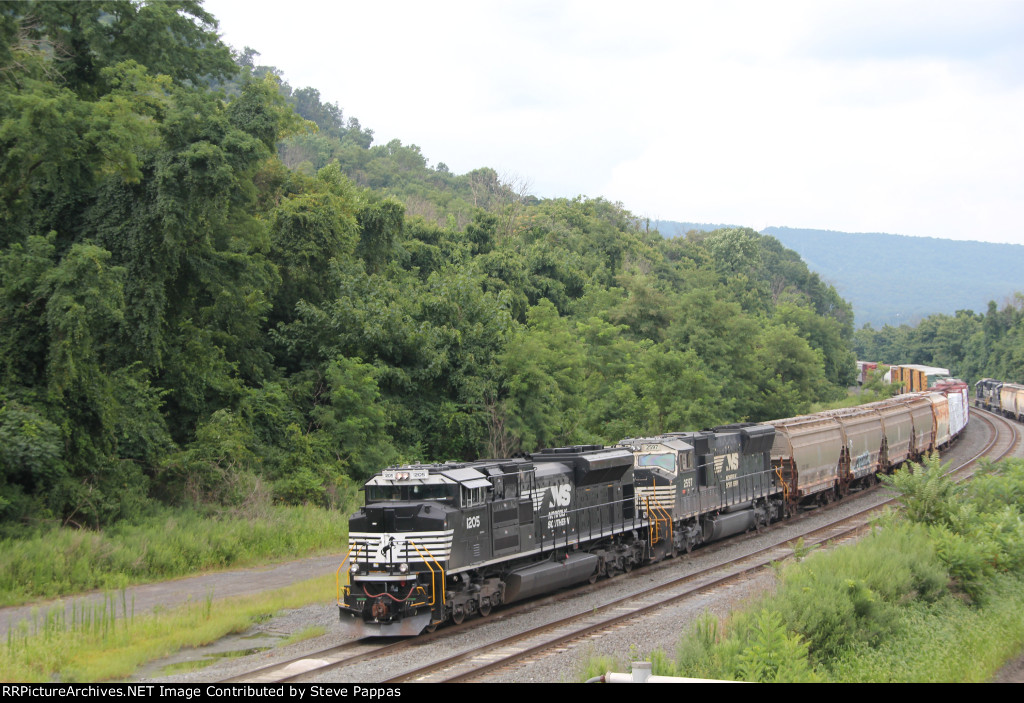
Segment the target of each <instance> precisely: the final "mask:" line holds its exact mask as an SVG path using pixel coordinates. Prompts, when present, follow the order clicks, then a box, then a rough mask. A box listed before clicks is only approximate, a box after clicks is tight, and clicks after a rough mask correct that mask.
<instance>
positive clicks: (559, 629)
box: [230, 411, 1020, 683]
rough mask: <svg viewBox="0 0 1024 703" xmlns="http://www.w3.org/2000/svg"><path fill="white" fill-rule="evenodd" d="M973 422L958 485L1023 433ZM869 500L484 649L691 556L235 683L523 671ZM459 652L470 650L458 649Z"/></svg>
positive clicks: (820, 540)
mask: <svg viewBox="0 0 1024 703" xmlns="http://www.w3.org/2000/svg"><path fill="white" fill-rule="evenodd" d="M973 417H974V418H977V419H980V420H981V421H982V423H983V424H984V425H985V426H986V427H987V428H988V439H987V440H986V442H985V446H984V447H983V449H982V450H981V451H980V452H978V454H977V455H975V456H974V457H971V458H970V459H968V460H966V461H964V462H963V463H961V464H959V465H957V466H956V467H953V468H952V469H951V470H950V472H949V473H950V474H952V475H954V476H953V477H954V478H955V479H956V480H966V479H967V478H969V477H970V476H971V475H973V473H974V470H975V467H976V465H977V462H978V460H979V459H981V458H983V457H989V458H991V459H992V460H993V461H998V460H999V459H1002V458H1004V457H1005V456H1007V455H1009V454H1010V453H1011V452H1013V451H1014V450H1015V449H1016V448H1017V447H1018V445H1019V443H1020V433H1019V431H1018V428H1017V427H1016V425H1015V423H1012V422H1011V421H1009V420H1006V419H1004V418H1002V417H1000V416H998V415H994V414H991V413H985V412H982V411H976V412H975V413H974V415H973ZM872 496H873V498H872ZM862 500H864V501H865V502H867V503H870V505H867V506H866V507H864V508H862V509H860V510H857V511H856V512H854V513H852V514H849V515H846V516H845V517H838V518H836V519H835V520H831V521H830V522H829V523H828V524H826V525H824V526H815V527H812V526H809V525H808V526H806V527H805V528H800V527H799V525H800V524H801V523H802V522H803V520H802V518H801V517H797V518H795V519H793V520H789V521H787V522H785V523H782V524H783V525H788V526H793V525H794V524H795V525H796V526H797V534H796V535H795V536H793V534H792V530H790V531H789V532H790V534H789V535H787V536H786V537H785V538H784V539H782V538H780V539H778V540H773V542H772V544H769V545H768V546H765V547H761V548H757V549H754V550H753V551H750V552H748V553H747V554H744V555H742V556H740V557H738V558H732V559H727V560H724V561H721V562H720V563H716V564H713V565H711V566H708V567H707V568H702V569H699V570H697V571H692V572H690V573H687V574H686V575H683V576H678V577H671V578H669V579H668V580H667V581H665V582H663V583H659V584H656V585H653V586H643V587H640V588H638V590H637V591H636V592H634V593H631V594H629V595H627V596H625V597H620V598H615V599H612V600H608V601H607V602H605V603H603V604H601V605H599V606H597V607H594V608H592V609H588V610H586V612H580V613H575V614H570V615H567V616H566V617H561V618H557V619H555V620H553V621H551V622H548V623H546V624H544V625H541V626H539V627H533V628H529V629H525V630H521V631H519V632H516V633H514V634H502V635H496V636H495V637H494V638H493V639H490V640H489V641H488V643H487V644H486V646H483V647H481V646H474V647H473V648H472V649H468V650H467V649H466V648H465V646H464V645H463V646H461V647H460V644H459V636H460V634H461V633H463V632H464V631H465V630H466V629H467V628H478V627H482V626H483V625H485V624H488V623H491V622H497V621H501V620H504V621H507V622H508V623H509V627H508V628H507V630H508V629H512V623H513V621H514V620H515V618H516V615H517V614H519V613H521V612H523V611H528V610H533V609H536V608H539V607H541V606H542V605H547V604H552V603H557V602H558V601H560V600H565V599H567V598H572V597H574V596H575V595H578V594H580V593H583V592H591V591H594V592H598V591H600V590H601V589H602V588H603V587H605V586H608V585H613V584H618V583H621V582H623V581H627V580H634V581H636V580H638V579H639V578H642V577H644V576H645V575H649V574H650V573H652V572H654V571H661V570H664V569H676V568H678V566H677V565H678V564H679V563H680V562H685V559H675V560H666V561H663V562H660V563H658V564H654V565H652V566H649V567H646V568H644V569H637V570H635V571H633V572H632V574H629V575H624V576H620V577H617V578H613V579H607V580H604V581H600V582H598V584H596V585H593V586H584V587H583V588H578V589H573V590H572V591H568V592H562V593H558V594H554V595H551V596H547V597H545V598H541V599H536V600H533V601H529V602H526V603H523V604H520V605H517V606H513V607H507V608H504V609H502V610H501V611H499V613H495V614H494V615H492V616H490V617H488V618H486V619H485V620H481V619H475V620H471V621H468V622H466V623H465V624H463V625H460V626H455V627H446V628H442V629H440V630H438V631H437V632H435V633H432V634H429V635H424V636H421V637H417V638H412V639H406V640H401V641H398V642H394V641H392V640H378V641H374V640H361V641H359V642H353V643H350V644H347V645H341V646H338V647H333V648H330V649H327V650H323V651H321V652H316V653H313V654H309V655H306V656H304V657H301V658H297V659H293V660H290V661H287V662H282V663H280V664H276V665H274V666H271V667H266V668H263V669H259V670H256V671H253V672H250V673H248V674H245V675H243V676H239V677H236V678H233V679H230V681H250V682H271V681H274V682H280V681H304V680H312V679H316V678H319V677H321V676H323V675H324V674H325V673H327V672H329V671H335V672H336V674H337V677H338V680H342V681H343V680H345V678H346V672H345V669H346V668H348V667H350V666H354V665H355V664H357V663H360V662H365V661H368V660H375V661H379V660H380V659H381V658H390V657H392V656H395V655H397V654H399V653H400V652H404V653H410V651H411V652H412V657H413V658H414V659H416V660H418V661H428V663H427V664H425V665H422V666H418V667H414V668H409V669H406V670H404V671H403V673H401V674H399V675H392V676H390V677H382V680H381V681H379V683H400V682H424V683H426V682H459V681H470V680H479V679H483V678H484V677H486V676H487V675H488V674H489V673H492V672H495V671H497V670H506V669H511V668H515V667H519V666H524V665H527V664H529V663H530V662H532V661H535V660H537V659H539V658H541V657H544V656H546V655H548V654H550V653H554V652H558V651H561V650H563V649H564V648H566V647H568V646H572V645H574V644H579V643H582V642H585V641H586V640H588V639H596V638H599V637H600V636H601V634H602V633H605V632H608V631H610V630H612V629H614V628H617V627H622V626H624V625H625V624H633V623H635V621H637V620H638V619H640V618H643V617H645V616H647V615H650V614H653V613H656V612H657V611H658V610H661V609H663V608H666V607H669V606H671V605H674V604H678V603H680V602H683V601H685V600H686V599H692V598H698V597H701V596H702V595H704V594H709V593H712V592H714V591H715V590H716V589H725V588H729V587H731V586H732V585H734V584H736V583H738V582H741V581H742V580H744V579H748V578H751V577H752V575H754V574H756V573H758V572H759V571H761V570H763V569H767V568H771V565H772V564H773V563H777V562H780V561H783V560H785V559H789V558H792V557H793V556H794V555H796V556H800V555H801V554H803V553H804V552H806V551H810V550H811V549H813V548H815V547H816V546H818V545H825V544H842V543H846V542H849V541H852V540H855V539H857V538H858V537H859V536H860V535H862V534H864V533H865V532H867V531H869V530H870V524H871V520H872V518H873V517H874V516H875V515H877V514H878V513H879V512H880V511H881V510H883V509H885V508H886V507H888V506H890V505H892V504H894V502H895V499H894V498H891V497H888V496H887V495H885V491H884V489H882V490H881V491H879V489H878V488H877V487H875V488H871V489H867V490H864V491H861V492H860V494H859V495H853V496H850V498H848V499H846V500H844V501H841V502H840V503H837V504H835V505H833V506H829V507H827V508H819V509H816V510H814V511H811V512H813V513H815V514H818V515H822V514H824V513H826V512H831V511H832V510H833V508H836V507H840V506H850V504H851V502H853V501H856V502H858V503H859V502H861V501H862ZM770 532H771V530H770V529H769V532H768V534H766V535H762V536H761V539H762V540H763V539H764V538H765V537H769V536H770ZM754 536H756V535H753V534H748V535H747V536H741V537H739V538H736V539H733V540H726V541H724V542H721V543H716V545H712V547H711V548H707V549H702V550H700V551H701V552H703V553H704V554H713V553H714V552H715V551H717V550H716V549H715V547H716V546H717V545H722V546H723V547H724V546H725V545H727V544H733V545H735V544H736V543H737V542H742V541H743V540H744V537H746V538H750V537H754ZM638 585H639V584H638ZM382 642H383V643H382ZM460 649H462V650H465V651H457V650H460ZM452 652H455V653H452ZM403 659H404V657H403ZM364 680H365V679H364Z"/></svg>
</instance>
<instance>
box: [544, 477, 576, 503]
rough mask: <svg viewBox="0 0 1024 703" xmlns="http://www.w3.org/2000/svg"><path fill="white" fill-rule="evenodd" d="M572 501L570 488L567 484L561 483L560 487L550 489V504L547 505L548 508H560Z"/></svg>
mask: <svg viewBox="0 0 1024 703" xmlns="http://www.w3.org/2000/svg"><path fill="white" fill-rule="evenodd" d="M571 501H572V486H570V485H569V484H568V483H563V484H562V485H561V486H552V487H551V502H550V503H549V504H548V507H549V508H554V507H561V506H566V505H569V503H570V502H571Z"/></svg>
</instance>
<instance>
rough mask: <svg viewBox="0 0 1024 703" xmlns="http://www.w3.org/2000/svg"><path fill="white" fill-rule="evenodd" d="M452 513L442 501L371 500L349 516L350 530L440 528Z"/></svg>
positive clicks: (424, 529) (413, 530) (383, 530)
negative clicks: (382, 501) (377, 501)
mask: <svg viewBox="0 0 1024 703" xmlns="http://www.w3.org/2000/svg"><path fill="white" fill-rule="evenodd" d="M453 512H457V511H456V510H455V509H454V508H451V507H450V506H447V505H444V504H443V503H419V502H415V503H414V502H404V501H395V502H387V503H371V504H370V505H367V506H364V507H362V508H361V509H360V510H359V511H358V512H356V514H355V515H353V516H352V517H351V518H350V519H349V530H350V531H351V532H391V533H394V532H421V531H428V530H442V529H444V525H445V523H446V521H447V518H448V514H449V513H453Z"/></svg>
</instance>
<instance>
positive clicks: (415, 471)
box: [338, 384, 967, 636]
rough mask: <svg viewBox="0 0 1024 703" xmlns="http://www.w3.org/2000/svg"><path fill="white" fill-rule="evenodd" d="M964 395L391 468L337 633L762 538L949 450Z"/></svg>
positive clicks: (416, 627)
mask: <svg viewBox="0 0 1024 703" xmlns="http://www.w3.org/2000/svg"><path fill="white" fill-rule="evenodd" d="M960 385H961V386H963V388H960V387H956V388H952V387H951V388H948V389H945V390H934V391H928V392H921V393H911V394H907V395H902V396H899V397H897V398H892V399H889V400H886V401H882V402H879V403H872V404H870V405H865V406H860V407H858V408H851V409H845V410H839V411H829V412H823V413H816V414H813V415H805V416H801V417H795V418H787V419H783V420H774V421H771V422H767V423H763V424H751V423H741V424H735V425H724V426H720V427H716V428H713V429H710V430H704V431H700V432H669V433H665V434H659V435H655V436H651V437H642V438H631V439H625V440H622V441H621V442H620V443H619V444H618V446H615V447H602V446H597V445H585V446H574V447H561V448H554V449H543V450H541V451H538V452H535V453H533V454H532V455H527V456H523V457H517V458H510V459H487V460H480V461H471V462H448V463H443V464H415V465H410V466H401V467H393V468H390V469H387V470H385V471H382V472H381V473H379V474H377V475H376V476H374V477H373V478H371V479H370V480H369V481H367V482H366V485H365V486H364V490H365V503H366V504H365V506H364V507H363V508H361V509H360V510H359V511H358V512H356V513H355V514H354V515H353V516H352V518H351V519H350V522H349V542H348V545H349V551H348V554H347V556H346V557H345V560H344V561H343V562H342V564H341V566H339V568H338V576H339V589H338V609H339V615H340V618H341V621H342V623H344V624H346V625H347V626H348V627H349V628H351V629H352V630H353V631H354V632H355V633H356V634H357V635H361V636H371V635H386V636H387V635H416V634H419V633H420V632H422V631H424V630H432V629H434V628H436V627H437V626H438V625H440V624H441V623H444V622H447V621H451V622H454V623H461V622H462V621H463V620H464V619H466V618H467V617H474V616H487V615H488V614H490V612H491V610H492V609H493V608H494V607H496V606H498V605H501V604H504V603H510V602H513V601H518V600H522V599H525V598H529V597H532V596H535V595H539V594H542V593H546V592H549V591H553V590H556V589H559V588H563V587H566V586H572V585H574V584H579V583H583V582H586V581H590V582H593V581H595V580H596V579H598V578H600V577H609V576H614V575H616V574H619V573H623V572H627V571H630V570H631V569H633V567H635V566H638V565H641V564H645V563H651V562H655V561H658V560H661V559H663V558H666V557H670V556H675V555H677V554H678V553H680V552H688V551H690V550H691V549H693V548H694V547H696V546H698V545H700V544H703V543H706V542H711V541H714V540H717V539H721V538H724V537H727V536H729V535H733V534H736V533H739V532H744V531H746V530H750V529H761V528H763V527H764V526H766V525H768V524H769V523H771V522H774V521H776V520H779V519H782V518H784V517H786V516H787V515H790V514H792V513H794V512H796V511H797V510H799V509H801V508H802V507H806V506H809V505H816V504H825V503H828V502H831V501H832V500H834V499H837V498H840V497H842V496H844V495H846V494H848V493H850V492H851V491H856V490H859V489H861V488H864V487H867V486H869V485H871V484H873V483H874V482H875V480H876V476H877V475H878V474H880V473H889V472H891V471H892V470H893V469H894V468H895V467H896V466H898V465H899V464H901V463H903V462H904V461H907V460H914V459H918V458H920V457H921V456H922V455H923V454H925V453H927V452H929V451H931V450H933V449H936V448H938V447H940V446H943V445H945V444H948V443H949V442H951V441H952V440H953V439H954V438H955V437H956V435H957V434H959V432H960V431H961V430H962V429H963V427H964V426H965V425H966V421H967V403H966V386H964V385H963V384H960ZM953 406H956V408H957V410H955V411H954V410H952V408H953ZM342 574H347V577H348V578H347V581H348V582H347V583H346V584H344V585H342V583H341V581H342Z"/></svg>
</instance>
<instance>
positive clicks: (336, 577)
mask: <svg viewBox="0 0 1024 703" xmlns="http://www.w3.org/2000/svg"><path fill="white" fill-rule="evenodd" d="M350 556H352V549H351V548H350V549H349V550H348V553H347V554H346V555H345V558H344V559H342V560H341V563H340V564H338V569H337V570H336V571H335V572H334V589H335V598H336V599H337V601H338V605H341V567H343V566H345V562H346V561H348V558H349V557H350ZM346 587H347V586H346Z"/></svg>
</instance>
